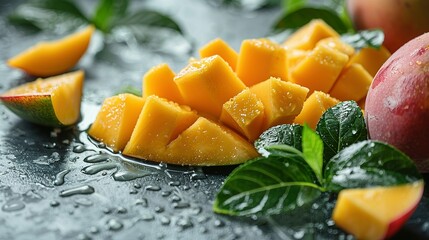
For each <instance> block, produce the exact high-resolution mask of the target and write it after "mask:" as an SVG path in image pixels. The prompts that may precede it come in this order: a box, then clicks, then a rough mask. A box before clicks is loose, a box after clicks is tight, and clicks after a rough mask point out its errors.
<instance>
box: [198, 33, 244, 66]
mask: <svg viewBox="0 0 429 240" xmlns="http://www.w3.org/2000/svg"><path fill="white" fill-rule="evenodd" d="M199 52H200V57H201V58H206V57H211V56H213V55H219V56H221V57H222V58H223V60H225V61H226V62H227V63H228V64H229V66H230V67H231V68H232V70H234V71H235V67H236V65H237V59H238V53H237V52H236V51H235V50H234V49H232V48H231V47H230V46H229V45H228V44H227V43H226V42H225V41H223V40H222V39H220V38H216V39H214V40H213V41H211V42H209V43H207V44H206V45H204V46H203V47H202V48H201V49H200V51H199Z"/></svg>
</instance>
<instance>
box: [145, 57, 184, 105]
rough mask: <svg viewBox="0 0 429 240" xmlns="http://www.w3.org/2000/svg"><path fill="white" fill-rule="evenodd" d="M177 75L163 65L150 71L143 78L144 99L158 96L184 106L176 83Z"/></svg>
mask: <svg viewBox="0 0 429 240" xmlns="http://www.w3.org/2000/svg"><path fill="white" fill-rule="evenodd" d="M175 75H176V74H175V73H174V72H173V70H171V68H170V67H169V66H168V65H167V64H166V63H162V64H159V65H157V66H155V67H152V68H151V69H149V71H148V72H147V73H146V74H145V75H144V76H143V81H142V82H143V84H142V85H143V86H142V89H143V98H147V97H148V96H150V95H156V96H158V97H161V98H166V99H168V100H170V101H173V102H177V103H178V104H183V102H184V101H183V97H182V95H181V94H180V91H179V88H178V87H177V85H176V82H174V77H175Z"/></svg>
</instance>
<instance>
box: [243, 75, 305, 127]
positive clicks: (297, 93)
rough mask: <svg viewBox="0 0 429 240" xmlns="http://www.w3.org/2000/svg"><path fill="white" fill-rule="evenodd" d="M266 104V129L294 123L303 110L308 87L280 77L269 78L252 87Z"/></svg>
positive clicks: (251, 89) (252, 90)
mask: <svg viewBox="0 0 429 240" xmlns="http://www.w3.org/2000/svg"><path fill="white" fill-rule="evenodd" d="M250 91H251V92H252V93H254V94H255V95H256V96H257V97H258V98H259V99H260V100H261V101H262V103H263V104H264V109H265V119H264V126H263V128H264V129H268V128H269V127H272V126H275V125H278V124H286V123H292V121H293V119H294V118H295V117H296V116H297V115H298V114H299V113H300V112H301V109H302V107H303V103H304V101H305V99H306V97H307V93H308V89H307V88H305V87H302V86H300V85H297V84H294V83H291V82H285V81H282V80H280V79H278V78H269V79H268V80H266V81H263V82H261V83H258V84H256V85H254V86H252V87H251V88H250Z"/></svg>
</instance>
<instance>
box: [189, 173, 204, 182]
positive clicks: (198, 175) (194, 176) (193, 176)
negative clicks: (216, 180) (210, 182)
mask: <svg viewBox="0 0 429 240" xmlns="http://www.w3.org/2000/svg"><path fill="white" fill-rule="evenodd" d="M206 178H207V176H206V175H205V174H204V173H202V172H196V173H193V174H191V180H194V181H195V180H202V179H206Z"/></svg>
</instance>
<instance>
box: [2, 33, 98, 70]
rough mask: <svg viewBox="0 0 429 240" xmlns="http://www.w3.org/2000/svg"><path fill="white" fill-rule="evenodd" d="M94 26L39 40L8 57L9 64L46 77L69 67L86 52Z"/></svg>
mask: <svg viewBox="0 0 429 240" xmlns="http://www.w3.org/2000/svg"><path fill="white" fill-rule="evenodd" d="M94 29H95V28H94V27H93V26H89V27H87V28H85V29H83V30H82V31H79V32H76V33H74V34H71V35H69V36H66V37H64V38H62V39H59V40H56V41H51V42H41V43H38V44H36V45H35V46H33V47H31V48H29V49H27V50H25V51H24V52H22V53H20V54H18V55H17V56H14V57H12V58H10V59H9V60H8V61H7V63H8V65H9V66H11V67H14V68H19V69H22V70H23V71H25V72H26V73H28V74H30V75H34V76H40V77H47V76H53V75H57V74H61V73H64V72H66V71H67V70H69V69H71V68H72V67H73V66H75V65H76V63H77V62H78V61H79V59H80V58H81V57H82V55H83V54H84V53H85V52H86V49H87V48H88V45H89V43H90V40H91V36H92V33H93V32H94Z"/></svg>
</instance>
